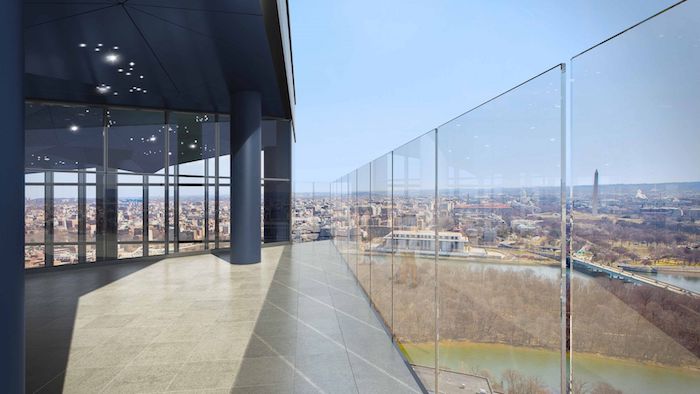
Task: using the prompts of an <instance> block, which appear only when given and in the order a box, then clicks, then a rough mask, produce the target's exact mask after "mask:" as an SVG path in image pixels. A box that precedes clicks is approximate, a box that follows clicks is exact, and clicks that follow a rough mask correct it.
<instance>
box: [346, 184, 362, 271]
mask: <svg viewBox="0 0 700 394" xmlns="http://www.w3.org/2000/svg"><path fill="white" fill-rule="evenodd" d="M357 193H358V187H357V170H355V171H353V172H351V173H350V174H348V245H347V249H346V251H347V258H346V261H347V263H348V266H349V267H350V269H351V270H352V272H353V273H354V274H355V277H357V261H358V254H359V247H360V244H359V235H360V222H359V215H358V208H357V207H358V198H357Z"/></svg>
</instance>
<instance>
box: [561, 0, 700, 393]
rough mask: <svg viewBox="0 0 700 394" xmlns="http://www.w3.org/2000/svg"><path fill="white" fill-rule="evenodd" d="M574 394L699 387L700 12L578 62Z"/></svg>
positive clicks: (669, 14)
mask: <svg viewBox="0 0 700 394" xmlns="http://www.w3.org/2000/svg"><path fill="white" fill-rule="evenodd" d="M571 64H572V78H573V82H572V104H573V107H572V128H571V179H570V184H571V193H572V207H573V208H572V217H571V219H572V241H571V260H572V262H573V268H574V271H575V272H574V275H573V279H572V286H571V287H572V289H571V292H572V294H571V313H572V333H571V347H572V350H573V355H572V376H573V384H574V387H582V386H584V387H587V388H589V389H599V390H602V389H603V388H604V389H607V390H608V391H607V392H612V391H610V390H612V389H613V388H614V389H615V390H619V391H616V392H624V393H642V394H643V393H658V392H667V393H670V392H672V393H697V392H698V387H700V269H699V268H698V263H699V262H700V259H699V257H698V256H700V255H699V254H698V250H699V249H698V245H700V243H699V242H700V237H699V234H700V232H698V224H697V223H698V217H700V216H699V215H698V213H699V212H700V156H698V152H700V134H699V133H698V124H700V112H699V111H698V103H699V102H700V74H698V69H700V3H698V2H697V1H687V2H682V3H681V4H679V5H677V6H675V7H673V8H671V9H669V10H667V11H665V12H663V13H661V14H659V15H657V16H655V17H653V18H651V19H649V20H647V21H645V22H643V23H641V24H640V25H638V26H636V27H633V28H632V29H630V30H627V31H626V32H624V33H622V34H621V35H619V36H616V37H614V38H612V39H611V40H609V41H606V42H604V43H602V44H600V45H598V46H596V47H594V48H592V49H590V50H588V51H585V52H584V53H582V54H580V55H577V56H576V57H574V58H573V59H572V62H571Z"/></svg>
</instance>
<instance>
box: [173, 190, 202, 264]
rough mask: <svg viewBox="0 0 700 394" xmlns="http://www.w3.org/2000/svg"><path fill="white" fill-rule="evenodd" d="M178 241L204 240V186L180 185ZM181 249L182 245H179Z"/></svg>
mask: <svg viewBox="0 0 700 394" xmlns="http://www.w3.org/2000/svg"><path fill="white" fill-rule="evenodd" d="M179 218H180V220H179V222H180V230H179V231H180V234H179V236H178V240H179V241H180V243H182V242H187V241H202V240H204V223H205V217H204V187H203V186H182V185H180V204H179ZM180 248H181V249H180V251H182V245H181V246H180Z"/></svg>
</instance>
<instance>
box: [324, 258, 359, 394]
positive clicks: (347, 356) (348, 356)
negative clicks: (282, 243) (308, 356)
mask: <svg viewBox="0 0 700 394" xmlns="http://www.w3.org/2000/svg"><path fill="white" fill-rule="evenodd" d="M324 274H325V275H326V280H328V274H327V273H326V272H325V270H324ZM331 302H332V303H333V308H334V310H335V311H336V312H335V320H336V324H338V329H339V330H340V338H341V339H342V340H343V345H344V347H345V358H346V359H347V360H348V365H349V366H350V373H351V374H352V381H353V383H355V392H358V393H359V392H360V387H359V386H358V384H357V375H356V373H355V368H353V366H352V361H351V360H350V353H348V344H347V342H345V334H344V332H343V326H342V325H341V324H340V317H339V316H338V312H337V308H335V298H334V297H333V294H331Z"/></svg>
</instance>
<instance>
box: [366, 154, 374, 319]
mask: <svg viewBox="0 0 700 394" xmlns="http://www.w3.org/2000/svg"><path fill="white" fill-rule="evenodd" d="M372 201H373V199H372V162H371V161H370V162H369V212H370V217H369V223H367V240H368V241H369V248H367V253H368V254H369V299H370V301H371V302H372V305H374V304H375V303H374V298H372V235H371V234H372V229H371V228H370V227H371V226H372V212H374V211H373V210H372Z"/></svg>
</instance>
